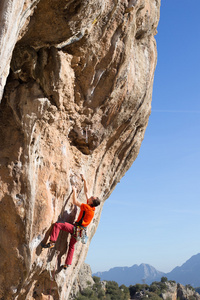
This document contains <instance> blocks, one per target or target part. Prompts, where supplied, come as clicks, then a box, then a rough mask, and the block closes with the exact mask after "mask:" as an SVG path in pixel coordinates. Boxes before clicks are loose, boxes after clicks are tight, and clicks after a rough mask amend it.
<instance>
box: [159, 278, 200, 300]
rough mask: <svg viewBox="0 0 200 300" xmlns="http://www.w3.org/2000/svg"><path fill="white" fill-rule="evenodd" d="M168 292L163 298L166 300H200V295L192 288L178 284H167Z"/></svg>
mask: <svg viewBox="0 0 200 300" xmlns="http://www.w3.org/2000/svg"><path fill="white" fill-rule="evenodd" d="M166 286H167V290H166V292H165V293H163V294H162V295H161V296H162V298H163V299H164V300H167V299H171V300H176V299H180V300H186V299H196V300H199V299H200V295H199V294H198V293H196V292H195V290H194V288H192V287H191V286H183V285H182V284H179V283H178V284H177V283H176V282H172V281H170V282H166Z"/></svg>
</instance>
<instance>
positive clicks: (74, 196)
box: [72, 186, 81, 207]
mask: <svg viewBox="0 0 200 300" xmlns="http://www.w3.org/2000/svg"><path fill="white" fill-rule="evenodd" d="M72 190H73V197H72V200H73V204H75V205H76V206H78V207H81V202H79V201H78V200H77V199H76V189H75V187H74V186H73V187H72Z"/></svg>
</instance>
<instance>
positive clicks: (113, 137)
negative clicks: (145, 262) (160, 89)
mask: <svg viewBox="0 0 200 300" xmlns="http://www.w3.org/2000/svg"><path fill="white" fill-rule="evenodd" d="M159 8H160V1H159V0H130V1H128V0H105V1H102V0H85V1H81V0H21V1H18V0H1V2H0V51H1V52H0V58H1V65H0V74H1V76H0V78H1V80H0V98H1V104H0V243H1V247H0V257H1V260H0V270H1V274H0V298H1V299H4V300H5V299H9V300H10V299H18V300H22V299H67V298H68V297H69V294H70V291H71V289H72V285H73V282H74V281H75V279H76V280H77V274H78V272H79V270H80V267H81V265H82V263H83V262H84V259H85V257H86V254H87V250H88V246H89V242H90V240H91V238H92V236H93V235H94V233H95V230H96V227H97V225H98V222H99V218H100V214H101V209H102V205H103V204H102V205H101V207H100V208H98V209H97V210H96V214H95V218H94V220H93V222H92V224H91V225H90V226H89V228H88V233H89V242H88V244H87V245H83V244H80V243H79V244H77V246H76V252H75V256H74V259H73V265H72V266H71V267H70V269H69V270H68V271H67V272H65V271H64V270H60V267H59V266H60V264H62V262H63V259H64V258H65V255H64V253H65V252H66V249H67V240H68V238H69V237H68V236H67V235H66V234H65V233H62V234H61V236H60V239H59V241H58V243H57V250H59V253H58V255H57V253H55V251H54V250H49V251H47V250H43V251H42V250H41V241H42V240H44V239H45V238H47V237H48V230H50V227H51V224H52V223H53V222H56V221H57V220H58V219H59V220H65V221H68V222H73V221H74V219H75V218H76V215H77V213H78V212H77V210H76V208H75V207H74V206H73V205H72V199H71V182H75V183H76V185H77V188H78V197H79V200H81V201H83V200H84V196H83V189H82V182H81V179H80V176H79V175H80V173H83V174H84V175H85V177H86V180H87V181H88V185H89V190H90V194H94V195H97V196H98V197H99V198H101V199H102V201H105V200H106V199H107V198H108V196H109V195H110V194H111V192H112V191H113V189H114V188H115V186H116V184H117V182H119V180H120V178H121V177H122V176H123V175H124V174H125V172H126V171H127V170H128V169H129V167H130V166H131V164H132V163H133V161H134V160H135V158H136V157H137V155H138V152H139V148H140V145H141V142H142V140H143V138H144V132H145V129H146V126H147V123H148V118H149V115H150V111H151V98H152V86H153V77H154V70H155V66H156V58H157V52H156V43H155V39H154V35H155V34H156V27H157V24H158V20H159ZM57 258H58V259H57ZM54 271H55V274H53V273H54ZM52 274H53V275H52ZM52 278H54V279H55V280H52ZM47 297H48V298H47Z"/></svg>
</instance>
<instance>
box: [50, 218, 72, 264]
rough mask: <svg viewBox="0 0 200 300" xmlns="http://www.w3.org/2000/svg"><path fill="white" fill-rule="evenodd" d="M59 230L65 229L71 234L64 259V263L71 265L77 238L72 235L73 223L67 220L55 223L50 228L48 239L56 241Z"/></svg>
mask: <svg viewBox="0 0 200 300" xmlns="http://www.w3.org/2000/svg"><path fill="white" fill-rule="evenodd" d="M60 230H63V231H67V232H69V233H71V234H72V236H71V239H70V243H69V249H68V253H67V258H66V260H65V264H66V265H71V263H72V258H73V255H74V249H75V244H76V242H77V240H76V239H75V238H74V236H73V233H74V225H72V224H70V223H67V222H65V223H55V224H54V227H53V230H52V233H51V237H50V241H52V242H56V240H57V238H58V235H59V232H60Z"/></svg>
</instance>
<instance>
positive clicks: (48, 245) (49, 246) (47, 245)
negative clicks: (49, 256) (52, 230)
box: [42, 242, 55, 249]
mask: <svg viewBox="0 0 200 300" xmlns="http://www.w3.org/2000/svg"><path fill="white" fill-rule="evenodd" d="M42 248H49V249H53V248H55V243H51V242H49V243H48V244H45V245H42Z"/></svg>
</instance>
